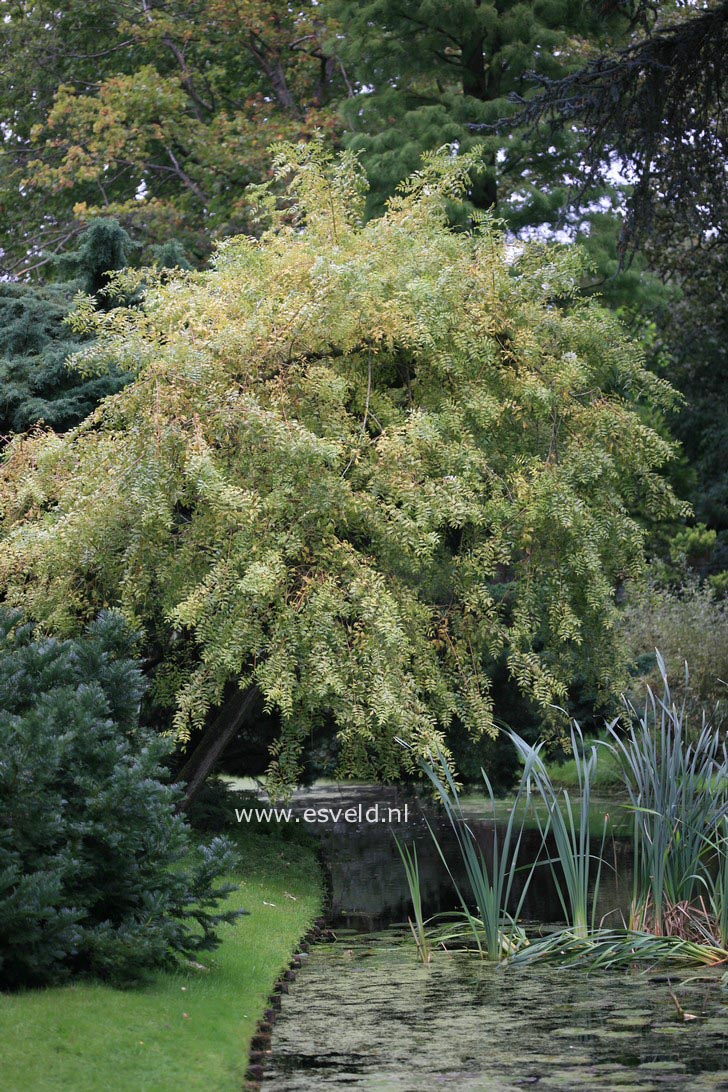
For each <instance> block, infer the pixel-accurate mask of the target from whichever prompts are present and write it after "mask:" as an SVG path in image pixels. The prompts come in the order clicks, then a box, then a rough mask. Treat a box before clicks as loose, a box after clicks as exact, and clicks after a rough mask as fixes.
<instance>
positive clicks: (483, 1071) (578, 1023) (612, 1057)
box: [263, 930, 728, 1092]
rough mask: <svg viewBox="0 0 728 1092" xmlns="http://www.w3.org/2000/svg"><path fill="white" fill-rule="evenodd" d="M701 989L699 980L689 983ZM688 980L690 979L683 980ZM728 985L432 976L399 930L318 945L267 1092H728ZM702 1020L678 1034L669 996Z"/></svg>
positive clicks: (444, 972) (443, 971) (477, 965)
mask: <svg viewBox="0 0 728 1092" xmlns="http://www.w3.org/2000/svg"><path fill="white" fill-rule="evenodd" d="M689 978H692V981H690V982H689V981H688V979H689ZM681 979H682V981H681ZM719 981H720V976H719V974H716V973H706V972H704V971H702V972H700V973H696V974H695V975H693V974H692V973H691V974H690V975H685V974H682V975H673V976H672V977H671V983H668V981H667V977H666V976H665V975H663V974H652V975H649V974H648V975H645V974H637V973H634V972H629V973H626V974H624V973H620V974H605V973H601V974H592V975H588V976H587V975H585V974H582V973H580V972H575V971H565V970H562V969H554V968H543V967H542V968H536V967H533V968H529V969H527V970H524V969H520V970H518V971H517V970H515V969H513V970H511V971H507V970H505V971H504V970H502V969H500V968H498V967H494V966H492V965H489V964H486V963H483V962H482V961H481V960H479V959H478V958H476V957H474V956H472V955H470V954H468V953H465V952H452V953H445V952H439V953H437V954H436V956H435V958H434V962H433V963H432V964H431V965H429V966H422V965H421V964H418V963H416V962H415V960H414V958H413V945H412V943H411V941H410V942H409V943H408V942H407V939H406V937H405V936H404V934H402V933H401V932H398V931H397V930H388V931H386V932H384V933H378V934H368V935H367V934H361V933H352V934H350V935H344V934H340V935H339V939H338V940H337V941H336V942H335V943H330V944H321V945H318V946H316V947H315V948H314V949H313V950H312V952H311V954H310V956H309V958H308V959H307V961H306V963H305V965H304V967H303V969H302V971H301V973H300V974H299V976H298V979H297V980H296V983H295V984H294V985H293V986H292V988H291V992H290V994H289V995H287V996H286V997H285V998H284V1000H283V1006H282V1011H281V1014H280V1016H279V1018H278V1020H277V1022H276V1024H275V1026H274V1033H273V1044H272V1045H273V1052H272V1057H271V1060H270V1062H269V1063H268V1064H267V1066H266V1078H265V1080H264V1082H263V1088H264V1089H265V1090H267V1092H274V1090H275V1092H310V1090H317V1089H322V1090H323V1089H326V1090H330V1092H334V1090H341V1092H343V1090H345V1089H362V1090H365V1092H395V1090H396V1092H422V1090H423V1089H428V1090H434V1089H438V1088H443V1089H444V1088H448V1089H453V1090H457V1092H476V1090H477V1092H496V1090H497V1092H508V1090H513V1092H516V1090H522V1089H524V1088H526V1087H529V1086H534V1087H535V1088H537V1089H543V1090H546V1089H548V1090H553V1092H556V1090H563V1089H582V1090H584V1089H616V1090H619V1092H630V1090H634V1092H636V1090H638V1089H639V1090H640V1092H652V1090H655V1092H657V1090H658V1089H659V1090H661V1092H665V1090H670V1092H678V1090H679V1092H683V1090H685V1089H690V1090H692V1092H702V1090H704V1092H708V1090H711V1092H713V1090H716V1089H728V1034H727V1032H728V1028H727V1026H726V1019H725V1016H726V1012H725V1008H724V1005H723V1004H722V1000H723V998H724V995H722V994H721V991H720V989H719ZM670 988H672V989H673V990H675V992H676V994H677V995H678V996H679V998H680V1002H681V1004H682V1006H683V1008H684V1009H685V1010H686V1011H688V1012H691V1013H692V1014H694V1015H696V1016H698V1018H699V1019H697V1020H695V1021H692V1022H690V1023H684V1022H681V1023H678V1022H677V1014H676V1010H675V1008H674V1006H673V1004H672V1001H671V999H670V995H669V992H668V991H669V989H670Z"/></svg>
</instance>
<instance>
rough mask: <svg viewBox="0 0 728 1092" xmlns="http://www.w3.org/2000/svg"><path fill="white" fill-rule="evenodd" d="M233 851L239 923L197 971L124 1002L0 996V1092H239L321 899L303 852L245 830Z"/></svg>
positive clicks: (122, 997) (86, 996)
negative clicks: (275, 990) (259, 1029)
mask: <svg viewBox="0 0 728 1092" xmlns="http://www.w3.org/2000/svg"><path fill="white" fill-rule="evenodd" d="M237 840H238V841H239V843H240V847H241V851H242V859H243V862H244V866H243V870H242V873H241V880H240V889H239V892H235V893H234V894H233V895H232V896H231V901H233V903H234V905H238V906H243V907H245V909H246V910H249V911H250V917H244V918H240V919H239V920H238V922H237V923H236V924H234V925H227V926H223V927H222V932H221V935H222V936H223V937H224V940H223V943H222V944H221V946H220V947H219V948H218V949H217V951H215V952H214V953H212V954H211V955H209V956H206V957H204V960H201V961H202V962H205V963H206V964H207V965H208V967H209V969H208V970H206V971H201V970H191V969H190V970H188V969H185V970H180V971H174V972H168V973H162V974H158V975H156V976H155V977H154V979H153V980H152V981H151V982H150V983H149V984H148V985H145V986H141V987H138V988H135V989H129V990H117V989H112V988H110V987H107V986H103V985H74V986H64V987H59V988H53V989H46V990H35V991H29V992H26V993H22V994H14V995H13V994H0V1042H2V1048H1V1049H0V1058H1V1063H0V1065H1V1068H0V1088H2V1089H3V1090H7V1092H18V1090H19V1089H23V1090H24V1092H25V1090H26V1089H27V1090H28V1092H35V1090H38V1092H41V1090H51V1089H53V1090H61V1089H63V1090H66V1089H67V1090H68V1092H101V1090H103V1092H115V1090H118V1092H122V1090H123V1092H131V1090H132V1089H133V1090H134V1092H142V1090H148V1092H152V1090H154V1092H180V1089H185V1092H186V1090H188V1089H198V1088H199V1089H205V1092H227V1090H228V1089H229V1090H230V1092H233V1090H234V1092H240V1088H241V1086H242V1082H243V1077H244V1074H245V1070H246V1066H247V1051H248V1044H249V1041H250V1037H251V1036H252V1034H253V1032H254V1030H255V1025H256V1023H257V1021H258V1019H259V1018H260V1016H261V1014H262V1012H263V1010H264V1008H265V1002H266V999H267V997H268V995H269V993H270V990H271V987H272V986H273V983H274V981H275V979H276V978H277V976H278V973H279V972H280V971H281V970H282V969H283V967H284V966H285V965H286V963H287V962H288V960H289V958H290V955H291V952H292V951H293V949H294V947H295V945H296V942H297V941H298V940H299V939H300V938H301V936H302V935H303V934H304V933H305V932H306V930H307V928H308V926H309V925H310V924H311V922H312V921H313V919H314V918H315V917H317V915H318V914H319V913H320V909H321V896H322V888H321V875H320V871H319V869H318V865H317V863H316V859H315V855H314V852H313V850H312V849H311V848H309V847H308V846H303V845H298V844H296V843H293V842H287V841H282V840H280V839H279V838H278V837H276V836H275V835H271V836H265V835H261V834H256V833H253V832H251V831H249V830H241V831H240V833H239V836H238V837H237ZM289 896H294V897H293V898H291V897H289ZM269 903H272V904H273V905H268V904H269Z"/></svg>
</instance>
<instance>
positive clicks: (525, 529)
mask: <svg viewBox="0 0 728 1092" xmlns="http://www.w3.org/2000/svg"><path fill="white" fill-rule="evenodd" d="M468 165H469V160H468V159H467V158H464V157H459V158H458V159H456V160H453V159H452V158H451V157H450V156H449V155H448V154H447V153H442V154H438V155H432V156H430V157H428V158H427V159H426V160H425V162H424V165H423V166H422V168H421V170H420V171H419V172H418V173H417V174H415V175H414V176H413V177H412V178H411V179H410V180H409V181H408V182H407V184H406V186H405V187H404V188H403V189H402V190H401V191H400V193H399V194H398V195H397V196H396V197H395V198H394V199H393V200H391V201H390V202H389V205H388V208H387V211H386V213H385V215H384V216H383V217H382V218H380V219H377V220H372V221H370V222H369V223H367V224H366V225H363V223H362V217H363V207H364V194H365V182H364V178H363V176H362V174H361V171H360V169H359V167H358V166H357V163H356V161H355V160H354V159H353V158H352V157H351V156H350V155H348V154H347V155H345V156H344V157H343V158H342V159H341V160H340V161H339V162H338V163H337V164H334V165H332V164H331V163H330V162H329V161H328V160H327V157H326V154H325V152H324V151H323V150H322V147H321V145H319V144H314V145H312V146H308V147H302V146H296V147H286V148H283V149H282V150H281V151H280V152H279V154H278V156H277V159H276V161H275V185H276V186H280V185H283V184H286V186H287V198H286V199H285V200H284V201H283V202H282V203H278V202H277V201H276V199H275V197H274V196H273V192H272V191H271V190H270V189H269V188H267V187H264V188H263V190H262V191H261V192H260V193H259V199H260V203H261V215H266V216H268V217H269V219H270V226H269V227H268V229H267V230H266V231H265V233H264V234H263V235H262V238H261V239H260V240H255V239H253V238H250V237H240V238H238V239H234V240H229V241H227V242H226V243H225V244H224V245H223V246H221V247H220V249H219V251H218V255H217V259H216V262H215V266H214V269H212V270H211V271H210V272H205V273H189V274H187V275H180V276H178V277H176V278H175V279H172V280H171V281H169V282H168V283H159V284H157V285H156V286H150V287H149V288H148V290H147V295H146V299H145V306H144V308H143V309H136V310H125V309H123V308H119V309H116V310H115V311H112V312H111V313H110V314H108V315H103V314H102V315H99V314H98V313H95V312H94V311H93V309H92V308H90V307H89V308H86V309H82V310H81V312H80V314H79V319H78V321H79V323H80V324H81V325H82V326H83V325H84V323H86V324H88V325H90V326H91V327H92V328H93V329H94V331H95V332H96V334H97V340H96V341H95V342H94V343H93V344H92V346H91V347H90V348H89V350H88V351H87V352H86V353H85V354H84V355H85V366H86V368H87V369H89V370H92V369H93V367H94V366H95V362H97V361H100V362H101V363H102V364H103V365H104V366H105V365H106V363H107V362H108V360H109V359H113V360H114V361H115V362H116V364H117V366H118V367H119V368H121V369H122V370H124V371H131V372H133V374H134V377H135V378H134V380H133V381H132V382H131V383H130V384H129V385H128V386H126V387H125V388H124V389H123V390H121V391H120V392H118V393H117V394H116V395H114V396H113V397H112V398H110V399H107V400H106V401H105V402H104V404H103V405H102V406H101V407H99V409H98V410H96V411H95V413H94V414H93V415H92V416H91V417H90V418H89V419H88V420H87V421H86V422H84V423H83V424H81V425H80V426H79V427H78V428H77V429H76V430H74V431H73V432H72V433H70V434H67V435H65V436H55V435H46V436H34V437H31V438H28V439H25V440H22V441H16V442H15V443H14V444H13V445H11V448H10V450H9V454H8V456H7V458H6V459H5V462H4V466H3V468H2V478H1V480H0V508H1V511H2V518H3V534H4V537H3V550H2V554H1V555H0V587H1V588H2V592H3V594H4V595H5V597H6V598H7V600H8V601H9V602H10V603H12V604H22V605H23V606H24V608H25V609H26V610H27V611H28V612H29V613H30V615H31V616H32V617H34V618H36V619H39V620H42V622H43V624H44V625H45V626H47V627H50V628H52V629H54V630H57V631H59V632H61V633H66V632H69V631H73V630H75V629H76V628H77V627H78V626H79V625H82V624H83V623H84V621H85V620H87V619H89V618H92V617H93V616H94V615H95V614H96V612H97V611H98V610H99V609H100V608H102V607H103V606H104V605H105V604H110V605H115V606H118V607H120V608H121V609H122V610H123V611H124V613H125V614H126V615H127V617H128V618H129V619H130V620H132V621H133V622H134V625H135V626H137V627H139V628H140V629H141V630H142V631H145V632H146V633H147V634H150V633H152V632H154V631H155V629H157V628H162V629H163V630H164V631H165V633H166V641H167V648H168V649H169V652H168V654H167V656H166V659H165V662H164V664H163V665H162V667H161V669H160V671H159V674H158V680H157V681H158V684H161V683H163V684H164V685H167V686H168V687H172V688H173V689H174V690H175V691H176V695H177V703H178V711H177V715H176V720H175V727H176V731H177V733H178V736H179V738H180V739H181V740H186V739H190V738H191V736H192V734H193V733H199V732H202V731H203V729H204V728H205V725H209V724H210V719H211V716H212V711H214V710H215V708H216V707H219V706H220V705H222V704H223V702H224V701H225V700H226V699H229V705H228V707H227V708H226V709H224V710H223V715H222V717H221V718H218V720H217V721H216V722H215V723H213V725H212V727H211V728H209V729H208V732H209V736H210V737H211V739H212V744H211V746H212V745H214V746H217V745H218V743H219V741H220V740H221V739H222V740H223V745H224V740H225V738H226V732H228V735H227V738H229V737H230V734H231V733H233V732H234V731H235V724H236V718H238V719H239V716H240V709H241V707H242V706H244V705H245V704H246V703H249V702H250V701H251V700H252V699H253V697H254V695H255V693H256V692H258V691H259V692H260V693H261V694H262V695H263V699H264V701H265V703H266V706H267V707H268V708H270V709H275V710H277V711H278V712H279V714H280V717H281V724H282V728H281V735H280V738H279V740H278V741H277V743H276V745H275V747H274V754H273V756H272V766H271V775H272V779H273V782H274V784H279V785H280V784H282V783H283V784H285V783H290V781H291V780H292V779H293V778H295V774H296V769H297V763H298V760H299V756H300V752H301V749H302V747H304V745H305V742H306V740H307V738H308V737H309V735H310V733H312V732H315V731H316V725H317V723H318V722H319V719H320V718H321V717H323V716H326V717H331V718H333V719H334V720H335V722H336V724H337V726H338V733H339V742H340V748H341V768H342V771H344V772H346V773H355V772H356V773H358V774H361V775H365V776H383V777H393V776H395V775H397V773H398V771H400V769H401V767H402V763H403V761H406V756H407V752H405V751H404V750H403V749H401V748H399V747H398V746H397V744H396V742H395V737H397V736H400V737H403V738H405V739H407V740H408V742H410V743H411V744H412V745H413V747H414V751H413V752H412V753H413V754H414V755H418V754H423V753H426V752H427V751H428V749H429V748H431V747H432V745H433V743H434V742H435V741H442V740H443V738H444V737H445V736H446V733H447V729H448V726H449V724H450V723H451V722H452V720H453V718H457V719H458V721H459V722H460V723H461V724H463V725H465V726H466V728H467V730H468V731H469V732H471V733H472V734H473V735H475V736H477V735H478V734H482V733H493V732H494V721H493V708H492V701H491V696H490V689H489V670H490V665H492V664H493V663H494V662H495V660H496V659H498V658H500V657H502V656H505V657H506V658H507V662H508V667H509V670H510V673H511V677H512V679H513V683H514V685H515V686H518V687H520V688H521V689H522V690H523V691H524V692H526V693H528V694H531V695H533V696H535V698H536V699H537V700H538V701H539V702H540V703H541V704H542V705H543V706H544V707H547V706H548V705H549V703H552V702H554V701H557V702H560V701H563V700H564V698H565V695H566V691H567V687H568V685H569V683H570V681H571V680H572V679H573V678H574V677H575V675H576V674H579V675H580V676H581V677H583V678H586V679H588V680H590V681H592V682H593V683H594V685H595V686H597V687H598V688H600V689H601V690H602V691H604V690H605V689H608V688H609V687H611V686H613V685H614V684H615V682H616V681H617V680H618V679H619V676H620V671H621V665H622V653H621V651H620V647H619V641H618V639H617V638H616V636H615V631H614V620H615V606H614V589H615V586H616V585H617V584H618V583H619V582H620V581H621V580H623V579H624V578H625V577H626V576H627V575H628V574H633V573H636V572H637V571H639V569H640V566H641V562H642V532H641V530H640V523H639V517H640V515H642V514H644V513H652V514H655V513H665V514H666V513H668V512H670V511H673V510H674V507H675V502H674V500H673V498H672V496H671V494H670V491H669V489H668V488H667V486H666V485H665V482H664V479H663V478H662V477H661V476H660V474H659V473H658V469H659V467H660V466H661V464H662V463H663V462H664V461H665V460H666V459H667V458H668V457H669V456H670V453H671V448H670V445H669V444H668V443H667V442H666V441H664V440H663V439H661V438H660V437H659V436H658V435H656V434H655V432H654V431H652V430H651V429H650V428H649V427H647V426H646V425H645V424H644V423H643V421H642V420H641V418H640V416H639V414H638V413H637V412H636V410H637V406H638V404H639V403H640V402H641V401H643V400H645V399H649V400H653V401H655V402H658V403H659V402H664V401H666V400H669V397H670V392H669V388H668V387H667V384H665V383H662V382H660V381H659V380H657V379H655V377H654V376H652V375H651V374H649V373H648V372H647V371H646V370H645V369H644V367H643V362H642V358H641V354H640V351H639V349H638V348H637V347H636V346H635V345H633V344H630V342H629V341H628V340H627V339H626V338H625V336H624V335H623V333H622V331H621V329H620V327H619V324H618V323H617V321H616V319H615V318H614V316H612V315H610V314H609V313H608V312H605V311H604V310H602V309H600V308H599V307H598V306H597V305H596V304H594V303H593V302H589V301H582V300H580V299H579V297H578V289H577V285H578V281H579V278H580V276H581V272H582V270H581V264H580V257H579V254H578V252H577V250H576V249H575V248H563V249H562V248H558V247H551V246H543V245H536V244H534V245H529V246H524V247H522V248H515V249H514V248H513V247H512V246H509V245H507V244H506V243H505V241H504V239H503V238H502V236H501V234H500V233H499V231H498V230H497V228H495V227H494V226H493V224H492V223H491V222H490V221H488V220H487V219H485V220H483V221H482V222H481V223H480V224H479V226H478V228H477V230H475V231H473V232H462V231H461V232H456V231H453V230H451V228H450V226H449V224H448V216H447V211H446V210H447V203H448V202H452V201H457V200H461V199H462V198H463V196H464V195H465V194H466V193H467V191H468V188H469V186H470V179H469V177H468V175H467V167H468ZM118 287H119V289H121V288H122V287H126V288H127V289H128V287H129V285H128V278H126V279H124V278H120V281H119V285H118ZM175 650H176V651H175ZM160 680H161V683H160ZM231 688H232V689H233V690H235V689H237V692H238V696H237V697H236V696H235V695H234V694H233V695H232V696H231ZM207 755H209V748H207V749H206V748H205V747H204V746H203V748H202V751H201V752H200V762H204V761H206V756H207ZM194 772H195V771H194V769H193V770H188V771H187V773H188V776H190V777H192V778H194Z"/></svg>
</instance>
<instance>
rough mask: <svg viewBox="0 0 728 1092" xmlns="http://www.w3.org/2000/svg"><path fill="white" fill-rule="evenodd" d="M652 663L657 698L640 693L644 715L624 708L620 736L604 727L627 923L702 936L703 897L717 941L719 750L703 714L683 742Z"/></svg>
mask: <svg viewBox="0 0 728 1092" xmlns="http://www.w3.org/2000/svg"><path fill="white" fill-rule="evenodd" d="M657 664H658V669H659V671H660V676H661V678H662V682H663V695H662V698H658V697H657V696H656V695H655V694H654V693H653V691H652V690H651V689H649V688H648V691H647V699H646V702H645V708H644V712H642V713H638V712H637V710H636V709H635V708H634V706H633V705H632V704H631V703H627V714H628V717H629V725H628V728H627V730H626V731H622V730H621V729H620V727H619V724H618V722H616V721H615V722H613V723H612V724H610V725H608V726H607V728H608V731H609V734H610V736H611V743H610V744H609V746H610V747H611V748H612V750H613V751H614V752H615V753H616V754H617V755H618V757H619V759H620V763H621V766H622V772H623V780H624V786H625V789H626V792H627V794H628V796H629V800H630V808H631V810H632V813H633V847H634V887H633V896H632V906H631V914H630V922H629V924H630V926H631V927H632V928H633V929H636V930H646V931H648V932H651V933H654V934H656V935H658V936H661V935H665V934H671V933H675V934H677V935H683V936H690V935H697V936H698V937H702V936H704V935H705V928H704V920H703V919H704V918H705V901H704V899H705V896H706V894H708V893H711V894H712V901H713V903H714V904H715V907H714V909H715V910H717V917H718V918H720V919H721V921H722V925H721V926H720V927H719V931H720V930H722V939H723V940H725V925H726V917H727V916H728V910H727V909H726V906H725V887H726V883H727V882H728V880H727V878H726V875H725V873H726V864H725V853H726V841H725V836H723V837H720V836H719V831H721V830H723V831H724V829H725V828H724V824H725V820H726V817H727V816H728V757H727V755H726V746H725V743H724V742H722V740H721V737H720V733H719V732H718V730H717V729H716V728H714V727H713V726H712V725H711V724H710V723H709V722H708V721H707V720H706V718H705V715H704V714H703V723H702V727H701V730H700V732H699V733H698V735H697V736H696V737H695V738H694V739H693V740H691V741H689V737H688V734H687V731H686V715H685V705H684V703H683V704H681V706H680V707H679V708H678V707H677V706H676V705H675V704H674V703H673V701H672V699H671V694H670V686H669V682H668V678H667V672H666V669H665V664H664V661H663V659H662V657H661V656H660V654H659V652H658V653H657ZM686 688H687V687H686ZM716 856H717V872H718V878H717V879H716V875H715V869H716V860H715V858H716ZM721 883H722V895H721V886H720V885H721ZM718 900H719V901H718Z"/></svg>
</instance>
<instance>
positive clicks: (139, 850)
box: [0, 611, 237, 989]
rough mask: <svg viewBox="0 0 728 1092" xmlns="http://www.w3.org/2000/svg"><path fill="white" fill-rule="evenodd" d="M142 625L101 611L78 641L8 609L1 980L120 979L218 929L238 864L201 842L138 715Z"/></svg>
mask: <svg viewBox="0 0 728 1092" xmlns="http://www.w3.org/2000/svg"><path fill="white" fill-rule="evenodd" d="M143 689H144V683H143V679H142V675H141V671H140V669H139V665H138V664H137V663H136V662H135V661H134V659H133V657H132V641H131V639H130V636H129V633H128V629H127V627H126V626H125V625H124V624H123V622H122V620H121V619H120V618H119V617H118V616H114V615H113V614H109V613H106V614H102V615H101V616H100V617H99V619H98V620H97V621H96V622H94V623H93V624H92V625H91V626H90V627H89V628H88V630H87V632H86V633H85V635H83V636H81V637H79V638H76V639H74V640H65V641H64V640H55V639H52V638H48V637H43V636H40V635H38V636H36V635H35V634H34V632H33V627H32V626H31V625H28V624H23V622H22V619H21V618H20V616H19V615H18V614H17V613H13V612H8V611H2V612H0V752H1V754H2V761H0V984H1V985H2V987H3V988H4V989H7V988H15V987H20V986H29V985H37V984H41V983H48V982H54V981H58V980H60V979H62V978H65V977H67V976H68V975H70V974H76V975H78V974H86V975H94V976H98V977H101V978H104V979H110V980H112V981H115V982H126V981H128V980H130V979H132V978H137V977H140V976H142V975H143V974H144V973H145V972H147V971H149V970H151V969H152V968H154V967H157V966H160V965H165V964H169V963H171V962H174V959H175V958H176V957H179V956H181V955H184V954H187V955H191V954H193V953H195V952H199V951H201V950H204V949H209V948H214V947H215V946H216V944H217V936H216V932H215V929H216V926H217V925H218V924H219V923H221V922H223V921H230V920H232V919H233V918H234V917H235V916H237V915H236V913H235V912H226V911H220V910H219V909H218V902H219V900H220V898H221V897H222V896H224V895H225V894H226V893H227V892H228V891H229V890H230V888H229V887H226V886H224V885H222V884H220V882H219V877H220V874H221V872H222V870H225V869H228V868H229V867H230V864H231V854H230V850H229V847H227V846H226V844H225V843H224V842H223V841H222V840H220V839H218V840H216V841H215V842H213V843H212V844H211V846H210V847H209V848H206V849H204V848H201V849H199V850H197V849H195V847H194V846H193V844H192V842H191V838H190V830H189V828H188V827H187V826H186V824H185V823H184V822H183V820H182V819H181V818H180V817H179V816H178V815H176V814H175V805H176V803H177V801H178V798H179V790H178V789H176V788H174V787H173V786H171V785H169V784H166V783H165V782H166V780H167V775H166V772H165V770H164V769H163V768H162V762H163V761H164V759H165V757H166V755H167V753H168V751H169V743H168V742H167V741H165V740H163V739H162V738H161V737H159V736H158V735H156V734H150V733H148V732H146V731H144V730H142V729H141V728H140V726H139V703H140V700H141V696H142V692H143Z"/></svg>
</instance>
